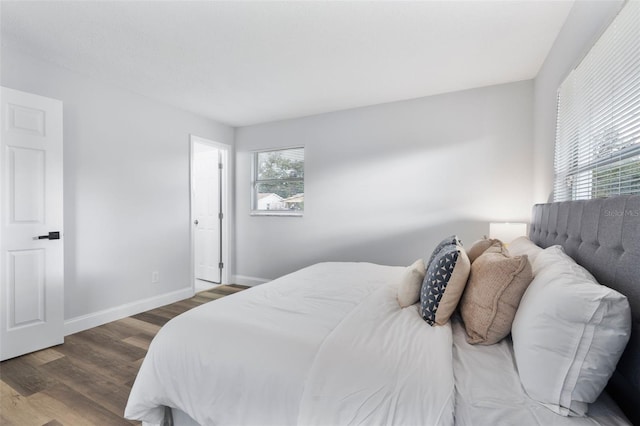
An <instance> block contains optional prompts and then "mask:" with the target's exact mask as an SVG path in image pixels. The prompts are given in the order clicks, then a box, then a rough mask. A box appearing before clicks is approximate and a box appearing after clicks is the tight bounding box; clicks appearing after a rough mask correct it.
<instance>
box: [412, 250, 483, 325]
mask: <svg viewBox="0 0 640 426" xmlns="http://www.w3.org/2000/svg"><path fill="white" fill-rule="evenodd" d="M470 268H471V262H469V257H468V256H467V253H466V252H465V251H464V249H463V248H462V246H460V245H457V244H449V245H447V246H444V247H443V248H442V249H441V250H440V251H439V252H438V253H437V254H436V256H435V257H434V258H433V260H432V261H431V262H430V264H429V267H428V268H427V274H426V276H425V277H424V281H423V282H422V289H421V291H420V314H421V315H422V318H424V320H425V321H427V322H428V323H429V324H430V325H434V324H438V325H444V324H446V323H447V321H448V320H449V317H450V316H451V314H453V311H455V309H456V306H458V302H459V301H460V296H462V292H463V291H464V286H465V285H466V284H467V278H468V277H469V270H470Z"/></svg>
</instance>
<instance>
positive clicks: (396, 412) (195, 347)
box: [125, 263, 454, 425]
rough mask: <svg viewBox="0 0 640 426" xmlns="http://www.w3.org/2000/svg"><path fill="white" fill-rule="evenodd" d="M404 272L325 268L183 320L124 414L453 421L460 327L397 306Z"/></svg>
mask: <svg viewBox="0 0 640 426" xmlns="http://www.w3.org/2000/svg"><path fill="white" fill-rule="evenodd" d="M402 271H403V268H400V267H389V266H380V265H373V264H368V263H322V264H317V265H314V266H311V267H309V268H305V269H303V270H300V271H298V272H295V273H293V274H290V275H287V276H285V277H282V278H280V279H278V280H275V281H272V282H270V283H268V284H264V285H261V286H258V287H254V288H252V289H249V290H246V291H243V292H241V293H238V294H236V295H233V296H229V297H225V298H223V299H220V300H217V301H215V302H212V303H208V304H205V305H202V306H200V307H198V308H195V309H192V310H191V311H189V312H187V313H185V314H183V315H180V316H179V317H177V318H175V319H174V320H172V321H170V322H169V323H167V324H166V325H165V326H164V327H163V328H162V329H161V330H160V332H159V333H158V335H157V336H156V337H155V339H154V340H153V342H152V344H151V347H150V348H149V352H148V354H147V357H146V358H145V360H144V363H143V364H142V367H141V369H140V372H139V373H138V377H137V379H136V382H135V384H134V386H133V388H132V390H131V394H130V396H129V402H128V404H127V408H126V410H125V416H126V417H127V418H129V419H137V420H143V421H145V422H148V423H151V424H158V423H160V422H161V421H162V418H163V408H162V407H163V406H169V407H173V408H178V409H180V410H182V411H184V412H185V413H187V414H189V416H191V417H192V418H193V419H194V420H196V421H197V422H198V423H200V424H202V425H214V424H216V425H226V424H233V425H240V424H247V425H269V424H272V425H276V424H277V425H284V424H291V425H293V424H298V425H343V424H345V425H346V424H401V425H418V424H420V425H452V424H453V407H454V404H453V403H454V401H453V398H454V379H453V370H452V334H451V327H450V326H449V325H446V326H443V327H430V326H429V325H427V324H426V323H425V322H424V321H423V320H422V319H421V318H420V316H419V314H418V312H417V310H416V309H415V307H409V308H405V309H401V308H400V307H399V306H398V304H397V302H396V286H397V282H398V280H399V278H400V276H401V274H402Z"/></svg>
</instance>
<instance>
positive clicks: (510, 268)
mask: <svg viewBox="0 0 640 426" xmlns="http://www.w3.org/2000/svg"><path fill="white" fill-rule="evenodd" d="M532 279H533V273H532V272H531V264H530V263H529V260H528V259H527V256H526V255H522V256H516V257H509V255H508V252H507V251H506V250H505V249H504V247H503V246H502V245H501V244H499V243H496V244H494V245H492V246H491V247H489V248H488V249H487V250H486V251H485V252H484V253H483V254H482V255H481V256H479V257H478V258H477V259H476V261H475V262H473V264H472V265H471V273H470V274H469V281H468V282H467V287H466V289H465V292H464V294H463V295H462V301H461V302H460V313H461V314H462V320H463V321H464V325H465V328H466V330H467V341H468V342H469V343H471V344H481V345H492V344H494V343H497V342H499V341H500V340H502V339H503V338H505V337H506V336H507V335H508V334H509V333H510V332H511V323H512V322H513V318H514V317H515V315H516V310H517V309H518V305H519V304H520V299H522V295H523V294H524V292H525V290H526V289H527V287H528V286H529V284H530V283H531V280H532Z"/></svg>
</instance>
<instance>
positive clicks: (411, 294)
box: [398, 259, 426, 308]
mask: <svg viewBox="0 0 640 426" xmlns="http://www.w3.org/2000/svg"><path fill="white" fill-rule="evenodd" d="M425 273H426V271H425V267H424V260H422V259H418V260H416V261H415V262H413V264H412V265H410V266H407V267H406V268H405V270H404V272H403V274H402V278H401V280H400V285H399V286H398V304H399V305H400V307H401V308H406V307H407V306H411V305H413V304H414V303H416V302H417V301H418V300H420V288H421V287H422V280H424V275H425Z"/></svg>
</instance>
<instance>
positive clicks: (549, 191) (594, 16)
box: [533, 0, 624, 203]
mask: <svg viewBox="0 0 640 426" xmlns="http://www.w3.org/2000/svg"><path fill="white" fill-rule="evenodd" d="M623 4H624V2H623V1H622V0H611V1H586V0H578V1H576V2H575V4H574V5H573V8H572V9H571V12H570V13H569V16H568V17H567V20H566V22H565V24H564V26H563V27H562V30H561V31H560V34H559V35H558V38H557V39H556V41H555V43H554V45H553V48H552V49H551V51H550V52H549V55H547V59H546V60H545V62H544V64H543V66H542V68H541V69H540V71H539V73H538V75H537V77H536V79H535V84H534V107H533V111H534V128H533V129H534V132H533V134H534V143H535V155H534V157H533V161H534V171H535V175H534V182H535V187H534V201H535V202H536V203H541V202H547V201H551V197H552V196H553V175H554V171H553V151H554V146H555V135H556V102H557V91H558V87H559V86H560V84H561V83H562V82H563V81H564V79H565V78H566V76H567V75H568V74H569V73H570V72H571V70H572V69H573V68H575V67H576V66H577V65H578V64H579V63H580V61H581V60H582V58H583V57H584V55H585V54H586V53H587V52H588V51H589V49H591V46H592V45H593V44H594V43H595V41H596V40H597V39H598V37H599V36H600V34H601V33H602V32H603V31H604V29H605V28H606V27H607V26H608V25H609V23H610V22H611V20H612V19H613V18H614V17H615V15H616V14H617V13H618V11H619V10H620V8H621V7H622V5H623Z"/></svg>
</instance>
